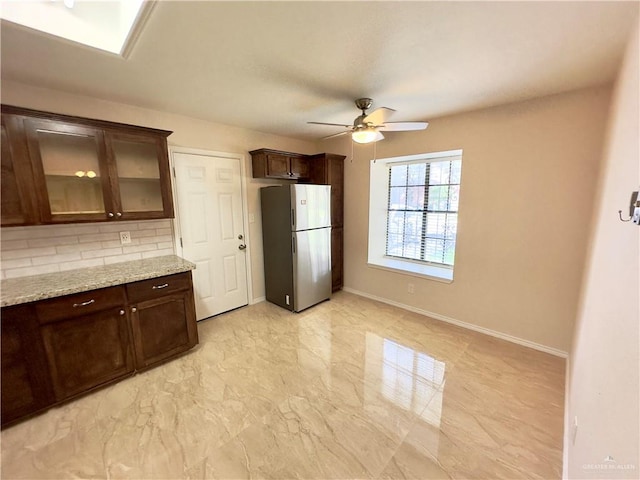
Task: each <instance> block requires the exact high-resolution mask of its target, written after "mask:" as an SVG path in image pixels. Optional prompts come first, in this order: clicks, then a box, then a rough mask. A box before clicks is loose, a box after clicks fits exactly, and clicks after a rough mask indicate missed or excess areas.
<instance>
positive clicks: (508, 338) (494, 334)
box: [343, 287, 568, 358]
mask: <svg viewBox="0 0 640 480" xmlns="http://www.w3.org/2000/svg"><path fill="white" fill-rule="evenodd" d="M343 290H344V291H345V292H349V293H353V294H355V295H360V296H361V297H366V298H370V299H371V300H376V301H378V302H382V303H386V304H388V305H393V306H394V307H398V308H402V309H404V310H409V311H410V312H414V313H419V314H420V315H424V316H425V317H430V318H434V319H436V320H441V321H443V322H447V323H451V324H452V325H457V326H458V327H462V328H466V329H468V330H473V331H475V332H480V333H484V334H485V335H490V336H492V337H496V338H500V339H502V340H506V341H508V342H511V343H517V344H518V345H523V346H525V347H529V348H533V349H534V350H539V351H541V352H545V353H550V354H551V355H555V356H557V357H562V358H567V357H568V353H567V352H565V351H563V350H558V349H557V348H552V347H547V346H546V345H541V344H539V343H535V342H530V341H529V340H525V339H524V338H519V337H514V336H513V335H509V334H507V333H502V332H497V331H495V330H491V329H489V328H485V327H480V326H478V325H474V324H473V323H467V322H463V321H461V320H456V319H455V318H451V317H447V316H445V315H440V314H439V313H434V312H429V311H427V310H423V309H421V308H416V307H412V306H411V305H405V304H404V303H400V302H395V301H393V300H389V299H387V298H383V297H378V296H376V295H371V294H369V293H366V292H361V291H359V290H354V289H353V288H349V287H344V288H343Z"/></svg>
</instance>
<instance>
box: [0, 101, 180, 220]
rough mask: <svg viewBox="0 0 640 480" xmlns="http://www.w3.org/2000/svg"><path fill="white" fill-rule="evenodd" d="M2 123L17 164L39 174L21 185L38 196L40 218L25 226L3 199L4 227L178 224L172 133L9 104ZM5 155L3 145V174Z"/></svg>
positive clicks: (35, 216)
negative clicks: (138, 222)
mask: <svg viewBox="0 0 640 480" xmlns="http://www.w3.org/2000/svg"><path fill="white" fill-rule="evenodd" d="M2 119H3V125H4V124H5V123H6V125H7V127H10V128H7V129H6V132H7V137H8V140H9V141H8V146H9V149H10V153H11V161H12V164H13V165H16V164H20V165H27V166H29V168H30V170H31V172H32V174H31V175H30V176H29V177H25V176H21V177H19V176H18V175H15V177H16V179H17V184H18V186H19V187H22V189H23V190H26V191H33V195H34V197H35V201H34V203H35V207H31V210H32V212H34V213H33V214H31V216H25V220H24V221H17V220H16V219H15V218H11V217H9V216H6V215H5V209H7V207H8V206H9V205H11V204H10V203H9V197H7V199H6V201H5V196H4V195H3V198H2V225H3V226H5V225H30V224H37V223H45V224H47V223H73V222H101V221H114V220H146V219H155V218H171V217H173V200H172V195H171V178H170V171H169V156H168V151H167V141H166V138H167V136H168V135H170V134H171V132H168V131H165V130H156V129H149V128H143V127H136V126H132V125H123V124H117V123H112V122H104V121H100V120H90V119H84V118H79V117H69V116H64V115H57V114H50V113H46V112H38V111H34V110H26V109H21V108H17V107H9V106H5V105H3V106H2ZM4 131H5V130H4V128H3V140H4ZM4 156H5V151H4V146H3V173H4V169H5V167H4V165H5V160H4ZM25 168H26V167H25ZM3 182H4V180H3ZM3 187H4V183H3ZM18 190H19V189H18ZM11 197H12V201H13V203H14V204H15V197H16V195H14V194H12V195H11ZM28 200H29V199H27V201H28ZM26 204H27V206H28V205H29V204H28V202H27V203H26ZM12 209H13V210H15V209H16V207H12V208H9V209H7V212H11V211H12ZM5 217H7V218H5ZM14 217H15V215H14Z"/></svg>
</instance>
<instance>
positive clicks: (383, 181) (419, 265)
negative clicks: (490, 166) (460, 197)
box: [367, 149, 462, 283]
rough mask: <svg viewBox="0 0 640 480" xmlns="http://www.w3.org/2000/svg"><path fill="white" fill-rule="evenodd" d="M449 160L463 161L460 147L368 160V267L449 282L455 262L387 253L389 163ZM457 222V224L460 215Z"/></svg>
mask: <svg viewBox="0 0 640 480" xmlns="http://www.w3.org/2000/svg"><path fill="white" fill-rule="evenodd" d="M451 160H462V150H461V149H459V150H447V151H442V152H431V153H424V154H418V155H406V156H401V157H390V158H382V159H377V160H372V161H371V168H370V179H369V187H370V189H369V242H368V253H367V264H368V265H369V266H371V267H374V268H381V269H385V270H390V271H394V272H398V271H400V272H402V273H405V274H408V275H413V276H418V277H425V278H428V279H431V280H436V281H440V282H446V283H451V282H452V281H453V271H454V265H447V264H444V263H435V262H429V261H424V260H412V259H407V258H402V257H396V256H389V255H387V254H386V251H387V250H386V246H387V222H388V206H389V190H390V189H389V172H390V167H391V166H392V165H401V164H411V163H431V162H437V161H451ZM460 177H461V181H462V171H461V172H460ZM427 188H428V187H427ZM425 207H426V206H425ZM459 209H460V206H459V204H458V211H459ZM425 210H426V208H425ZM457 222H458V225H459V216H458V220H457ZM457 238H458V235H457V233H456V246H455V249H454V255H455V251H456V250H457V246H458V241H457ZM454 263H455V262H454Z"/></svg>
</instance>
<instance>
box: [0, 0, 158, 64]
mask: <svg viewBox="0 0 640 480" xmlns="http://www.w3.org/2000/svg"><path fill="white" fill-rule="evenodd" d="M151 6H152V2H150V1H145V0H108V1H86V0H37V1H20V0H17V1H16V0H10V1H6V0H3V1H1V2H0V17H2V18H3V19H4V20H8V21H10V22H13V23H18V24H20V25H23V26H25V27H28V28H32V29H35V30H39V31H41V32H44V33H48V34H50V35H55V36H57V37H62V38H65V39H67V40H71V41H72V42H77V43H82V44H84V45H88V46H90V47H93V48H98V49H100V50H105V51H107V52H111V53H115V54H118V55H122V56H126V55H127V53H128V51H129V50H130V49H131V44H132V41H133V40H135V38H134V37H135V36H136V32H138V31H139V28H136V27H138V25H139V24H141V23H142V21H143V20H144V19H145V18H146V16H147V15H148V13H149V10H150V7H151ZM132 32H133V33H132Z"/></svg>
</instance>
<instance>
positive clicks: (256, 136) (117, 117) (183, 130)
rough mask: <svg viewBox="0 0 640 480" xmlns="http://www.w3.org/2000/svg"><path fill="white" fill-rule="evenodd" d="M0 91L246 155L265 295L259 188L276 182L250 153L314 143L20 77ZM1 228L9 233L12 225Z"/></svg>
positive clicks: (259, 287)
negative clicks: (260, 171) (259, 174)
mask: <svg viewBox="0 0 640 480" xmlns="http://www.w3.org/2000/svg"><path fill="white" fill-rule="evenodd" d="M1 93H2V103H4V104H8V105H17V106H21V107H26V108H34V109H39V110H44V111H50V112H56V113H63V114H69V115H78V116H82V117H89V118H97V119H101V120H110V121H114V122H121V123H129V124H133V125H142V126H145V127H153V128H160V129H164V130H172V131H173V132H174V133H173V134H172V135H171V136H170V137H169V145H170V146H172V145H175V146H181V147H189V148H197V149H205V150H213V151H217V152H228V153H239V154H242V155H244V158H245V171H246V174H247V177H248V178H247V200H248V205H247V208H248V213H249V214H254V217H255V223H253V224H250V229H249V230H250V231H249V235H248V236H249V242H250V243H249V249H250V255H251V272H252V277H253V278H252V280H253V298H260V297H263V296H264V269H263V263H262V262H263V257H262V227H261V223H260V197H259V188H260V187H262V186H264V185H268V184H274V183H277V182H275V181H272V180H254V179H252V178H251V159H250V157H249V155H248V153H247V152H248V151H250V150H254V149H257V148H261V147H268V148H275V149H279V150H287V151H293V152H299V153H316V152H317V150H316V148H315V147H316V145H315V144H314V143H312V142H304V141H300V140H295V139H291V138H286V137H279V136H276V135H269V134H265V133H261V132H256V131H252V130H247V129H243V128H236V127H230V126H226V125H221V124H216V123H211V122H206V121H203V120H198V119H195V118H190V117H185V116H182V115H176V114H172V113H167V112H159V111H155V110H149V109H144V108H138V107H133V106H130V105H125V104H121V103H113V102H107V101H103V100H97V99H93V98H89V97H83V96H77V95H70V94H66V93H62V92H58V91H54V90H48V89H42V88H34V87H31V86H28V85H24V84H18V83H15V82H7V81H3V82H2V92H1ZM244 107H245V106H242V105H239V106H238V108H244ZM247 108H248V107H247ZM2 230H3V232H4V231H6V230H7V229H2Z"/></svg>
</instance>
